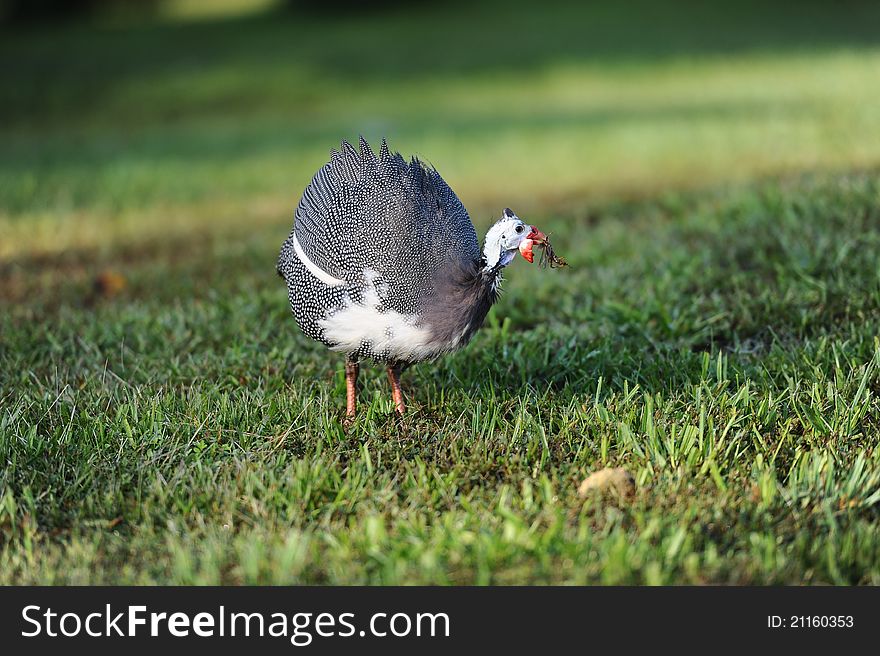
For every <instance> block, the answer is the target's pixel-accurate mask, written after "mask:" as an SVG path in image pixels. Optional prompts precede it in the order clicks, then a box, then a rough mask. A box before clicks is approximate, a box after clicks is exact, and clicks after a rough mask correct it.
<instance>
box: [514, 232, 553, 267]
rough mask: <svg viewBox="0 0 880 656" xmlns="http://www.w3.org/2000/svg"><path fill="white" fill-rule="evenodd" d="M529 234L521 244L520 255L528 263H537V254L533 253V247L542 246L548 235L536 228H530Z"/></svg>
mask: <svg viewBox="0 0 880 656" xmlns="http://www.w3.org/2000/svg"><path fill="white" fill-rule="evenodd" d="M529 228H530V231H529V234H527V235H526V238H525V239H523V240H522V241H521V242H520V243H519V254H520V255H522V256H523V257H524V258H525V259H526V260H527V261H528V262H534V261H535V254H534V253H533V252H532V246H534V245H535V244H537V245H539V246H540V245H541V244H544V243H545V242H546V241H547V235H545V234H544V233H543V232H541V231H540V230H538V229H537V228H536V227H535V226H529Z"/></svg>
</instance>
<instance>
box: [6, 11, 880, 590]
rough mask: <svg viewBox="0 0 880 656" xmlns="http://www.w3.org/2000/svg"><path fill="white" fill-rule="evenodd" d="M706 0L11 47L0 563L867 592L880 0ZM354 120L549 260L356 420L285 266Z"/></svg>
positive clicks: (41, 569) (167, 578) (96, 576)
mask: <svg viewBox="0 0 880 656" xmlns="http://www.w3.org/2000/svg"><path fill="white" fill-rule="evenodd" d="M702 6H703V4H702V3H700V4H699V5H691V6H689V7H688V8H687V10H685V9H682V10H680V11H679V13H677V14H676V13H674V12H673V13H672V14H669V15H666V14H664V15H661V16H657V15H652V14H651V13H650V11H648V9H647V8H646V7H649V5H646V6H645V7H642V8H641V11H634V10H633V12H632V13H631V14H620V13H616V12H619V11H620V10H614V9H609V8H604V7H601V6H594V7H591V8H588V9H584V8H581V9H573V8H572V9H565V10H564V11H565V12H575V13H573V14H569V15H566V14H561V13H559V12H563V10H562V9H560V10H559V12H557V13H552V12H551V13H548V12H546V11H542V12H541V14H540V15H539V14H530V13H529V11H528V10H526V9H521V8H511V9H510V11H507V12H505V13H504V14H503V19H498V21H497V22H493V19H494V18H495V17H496V16H498V15H499V14H498V13H497V7H496V8H494V9H491V10H490V9H485V8H483V9H468V8H467V5H464V4H457V5H453V8H454V9H455V11H451V10H447V11H439V10H437V9H431V10H427V9H425V10H419V11H418V12H415V13H413V12H411V11H401V12H399V13H392V14H390V15H385V16H381V17H372V16H369V15H358V16H354V17H352V18H349V19H347V20H344V21H330V20H329V19H326V18H322V17H320V16H309V17H301V16H300V17H286V18H284V19H283V20H282V19H278V18H271V19H265V18H259V19H251V20H246V21H235V22H216V23H207V24H187V25H178V24H155V25H151V26H142V27H125V28H122V27H115V28H112V29H111V28H100V27H94V26H82V25H80V26H76V25H74V26H62V27H54V28H39V29H33V30H32V31H30V32H24V33H16V34H5V35H4V38H3V39H2V40H0V58H2V62H3V63H4V73H3V75H4V76H7V77H8V81H9V82H10V83H9V84H5V85H0V116H2V120H0V141H2V142H3V144H4V147H3V149H2V150H0V258H2V260H0V305H2V306H0V463H2V464H0V584H10V583H199V584H201V583H481V584H482V583H497V584H513V583H648V584H657V583H836V584H842V583H851V584H858V583H861V584H878V583H880V523H878V519H880V517H878V512H880V449H878V445H880V402H878V393H880V264H878V262H880V260H878V257H877V254H878V252H880V182H878V181H877V175H876V171H877V166H878V164H880V140H878V138H877V135H878V134H880V132H878V128H880V109H878V106H877V103H875V102H871V98H872V95H871V94H872V93H873V91H872V90H873V89H874V88H876V84H877V81H878V70H880V47H878V44H876V43H874V42H872V39H873V38H874V37H873V34H874V33H875V32H874V31H873V30H872V29H871V25H872V24H874V23H875V18H876V16H877V15H878V14H877V11H876V9H873V8H871V7H870V6H869V5H867V4H865V5H862V4H859V3H855V4H853V5H852V6H851V7H849V11H846V12H843V11H838V12H833V13H832V12H831V10H830V9H829V10H825V9H823V8H822V7H821V6H820V5H813V4H809V3H807V4H798V5H797V10H795V9H792V10H788V9H786V8H785V7H781V6H779V7H776V8H774V9H772V10H770V9H765V10H764V11H765V12H767V13H763V14H762V15H761V18H762V19H761V20H760V21H757V20H756V19H755V18H754V17H753V16H752V14H750V11H751V10H753V9H754V7H749V6H748V5H746V6H745V8H743V9H736V10H734V9H730V10H727V13H724V12H721V10H719V9H716V10H711V11H710V10H708V9H706V10H699V9H696V8H695V7H702ZM713 11H714V12H719V13H712V12H713ZM431 12H434V13H431ZM468 12H469V13H468ZM701 12H702V13H701ZM547 16H553V18H547ZM426 24H429V25H432V26H433V27H432V28H431V29H430V30H428V31H427V32H425V31H424V26H425V25H426ZM452 26H460V30H459V34H458V39H459V40H458V41H457V42H456V43H457V47H455V48H450V47H446V46H445V45H444V44H440V43H437V40H438V37H437V35H439V34H443V33H448V32H444V29H443V28H446V27H452ZM526 26H528V27H530V28H531V29H526ZM817 26H821V27H822V29H819V28H818V27H817ZM710 28H711V29H710ZM420 30H422V31H420ZM424 34H428V35H433V36H431V38H426V37H424V36H423V35H424ZM381 38H388V39H393V41H394V43H397V44H398V45H399V48H400V52H401V53H406V52H411V53H414V54H413V55H412V56H409V57H408V56H405V55H401V54H398V55H397V56H395V57H393V58H389V57H387V56H384V55H383V54H382V53H380V52H378V51H377V50H376V49H375V48H373V49H371V48H369V47H368V46H369V44H371V43H374V42H375V41H378V40H381ZM423 42H425V43H428V44H429V45H428V46H426V47H425V48H423V49H421V50H420V49H415V48H413V47H412V46H413V44H415V43H423ZM510 43H514V44H516V47H510V45H509V44H510ZM502 46H504V47H502ZM60 58H63V59H64V62H65V63H64V65H59V64H58V62H59V60H60ZM13 61H14V62H15V65H14V66H12V65H9V63H10V62H13ZM871 85H874V86H871ZM358 132H364V133H365V134H367V135H368V136H370V137H371V138H373V139H375V138H376V137H378V136H379V135H381V134H388V135H389V137H390V140H391V143H392V146H394V147H395V148H399V149H401V150H403V151H404V152H410V151H415V152H418V153H421V154H423V155H425V157H426V158H428V159H430V160H431V161H433V162H434V163H435V164H436V165H437V166H438V168H439V169H440V171H441V172H442V173H443V174H444V176H445V177H446V179H447V180H448V181H449V182H450V183H451V184H452V186H453V188H455V189H456V190H457V191H459V194H460V196H461V197H462V200H463V201H464V202H465V204H466V205H467V206H468V207H469V208H470V209H471V212H472V215H473V216H474V218H475V220H476V222H477V223H478V226H479V227H480V229H482V228H483V227H485V225H486V224H487V222H488V220H489V219H490V217H491V216H492V215H493V214H495V213H497V212H498V210H499V209H500V208H501V207H504V206H506V205H510V206H512V207H514V208H515V209H516V210H517V211H518V212H519V213H520V214H521V215H523V216H524V217H526V218H527V219H528V220H530V221H532V222H533V223H535V224H537V225H538V226H540V227H541V228H542V229H544V230H546V231H548V232H551V233H552V235H553V241H554V245H555V246H556V247H557V250H558V252H559V253H560V254H563V255H564V256H565V257H566V258H567V259H568V261H569V262H570V264H571V267H570V268H568V269H564V270H561V271H541V270H538V269H537V267H529V266H528V265H526V264H525V263H524V262H522V261H519V262H517V263H516V264H515V265H514V266H513V267H512V268H511V269H510V272H509V275H508V276H507V280H506V283H505V288H506V293H505V295H504V296H503V297H502V299H501V301H500V302H499V304H498V306H497V307H496V308H495V309H493V311H492V313H491V315H490V318H489V321H488V322H487V325H486V326H485V327H484V329H483V330H482V331H481V332H480V333H478V335H477V337H476V338H475V340H474V341H473V343H472V344H471V345H469V346H468V347H467V348H466V349H465V350H464V351H462V352H460V353H457V354H455V355H453V356H451V357H448V358H445V359H443V360H441V361H439V362H437V363H434V364H423V365H419V366H417V367H414V368H413V369H411V370H410V371H408V372H407V373H406V375H405V389H406V390H407V393H408V398H409V401H410V405H411V412H410V413H409V414H408V415H407V416H406V417H405V418H404V419H402V420H399V419H397V418H396V417H395V416H394V414H393V412H392V406H391V402H390V396H389V394H388V390H387V384H386V381H385V380H384V375H382V372H381V371H380V370H379V369H378V368H367V369H365V372H364V374H362V379H363V381H364V387H363V390H362V402H363V406H362V414H361V416H360V417H359V419H358V420H357V421H356V423H355V424H354V425H353V426H351V427H350V428H348V429H344V428H343V426H342V424H341V419H342V412H343V403H344V381H343V378H342V361H341V360H340V358H339V357H338V356H337V355H335V354H330V353H329V352H327V351H326V350H325V349H324V348H323V347H321V346H320V345H318V344H316V343H313V342H311V341H310V340H308V339H307V338H305V337H304V336H302V335H301V334H300V333H299V331H298V329H297V328H296V325H295V323H294V321H293V319H292V317H291V316H290V313H289V309H288V308H287V305H286V295H285V291H284V288H283V284H282V283H281V281H280V280H279V279H278V278H277V277H276V276H275V273H274V258H275V256H276V254H277V250H278V247H279V245H280V242H281V241H282V240H283V238H284V237H285V236H286V233H287V231H288V230H289V222H290V217H291V213H292V210H293V206H294V204H295V203H296V201H297V200H298V197H299V194H300V193H301V190H302V187H303V186H304V184H305V183H306V182H307V180H308V177H309V175H310V174H311V173H313V171H314V170H315V169H316V168H317V167H318V166H319V165H320V164H321V163H322V162H323V161H324V160H325V158H326V153H327V150H328V148H329V147H330V146H332V145H333V144H334V143H335V142H337V141H338V140H339V139H340V138H343V137H347V138H353V137H354V136H356V134H357V133H358ZM103 270H110V271H114V272H117V273H120V274H121V275H123V276H124V278H125V279H126V281H127V284H126V286H125V288H124V289H123V290H122V291H121V292H120V293H119V294H117V295H114V296H104V295H101V294H98V293H96V292H95V291H93V290H92V281H93V279H94V277H95V275H96V274H98V273H99V272H101V271H103ZM605 466H622V467H625V468H626V469H627V470H629V471H630V472H631V473H632V474H633V475H634V476H635V479H636V482H637V491H636V495H635V497H634V498H633V499H630V500H622V499H615V498H610V497H608V498H601V497H593V498H587V499H581V498H579V497H578V496H577V492H576V491H577V486H578V483H579V482H580V480H582V479H583V478H584V477H585V476H586V475H587V474H589V473H590V472H592V471H594V470H596V469H599V468H601V467H605Z"/></svg>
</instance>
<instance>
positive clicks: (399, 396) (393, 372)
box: [388, 364, 406, 415]
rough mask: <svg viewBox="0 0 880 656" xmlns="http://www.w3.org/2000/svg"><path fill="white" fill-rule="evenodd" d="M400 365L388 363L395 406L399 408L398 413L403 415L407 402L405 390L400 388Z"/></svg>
mask: <svg viewBox="0 0 880 656" xmlns="http://www.w3.org/2000/svg"><path fill="white" fill-rule="evenodd" d="M400 371H401V368H400V365H399V364H389V365H388V380H389V381H391V398H392V400H393V401H394V407H395V408H397V414H399V415H402V414H404V413H405V412H406V403H405V402H404V400H403V390H401V389H400Z"/></svg>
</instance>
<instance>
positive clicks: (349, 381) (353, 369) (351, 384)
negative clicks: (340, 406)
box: [345, 360, 361, 419]
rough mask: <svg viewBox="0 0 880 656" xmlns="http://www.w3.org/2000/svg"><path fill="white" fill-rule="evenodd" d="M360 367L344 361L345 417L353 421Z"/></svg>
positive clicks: (354, 363)
mask: <svg viewBox="0 0 880 656" xmlns="http://www.w3.org/2000/svg"><path fill="white" fill-rule="evenodd" d="M360 370H361V366H360V365H359V364H358V363H357V362H349V361H348V360H346V361H345V416H346V417H348V418H349V419H354V415H355V412H356V410H357V381H358V373H360Z"/></svg>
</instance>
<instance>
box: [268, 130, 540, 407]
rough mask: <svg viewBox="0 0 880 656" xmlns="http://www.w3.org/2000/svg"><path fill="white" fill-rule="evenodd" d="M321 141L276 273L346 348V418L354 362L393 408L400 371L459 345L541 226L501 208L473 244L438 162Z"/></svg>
mask: <svg viewBox="0 0 880 656" xmlns="http://www.w3.org/2000/svg"><path fill="white" fill-rule="evenodd" d="M359 146H360V147H359V150H358V149H355V147H354V146H352V145H351V144H350V143H349V142H348V141H342V143H341V146H340V148H339V149H338V150H337V149H332V150H331V151H330V160H329V162H327V163H326V164H325V165H324V166H322V167H321V168H320V169H319V170H318V172H317V173H316V174H315V175H314V177H313V179H312V180H311V182H310V183H309V185H308V186H307V187H306V189H305V191H304V192H303V195H302V198H301V199H300V202H299V204H298V206H297V208H296V211H295V213H294V222H293V227H292V229H291V231H290V234H289V235H288V237H287V239H286V240H285V241H284V243H283V244H282V246H281V251H280V253H279V256H278V261H277V266H276V269H277V272H278V275H279V276H281V278H283V279H284V281H285V283H286V285H287V295H288V300H289V302H290V308H291V311H292V313H293V316H294V318H295V319H296V322H297V323H298V325H299V327H300V329H301V330H302V332H303V333H305V334H306V335H307V336H308V337H310V338H312V339H314V340H317V341H318V342H320V343H322V344H324V345H325V346H327V347H328V348H329V349H330V350H332V351H336V352H340V353H342V354H344V355H345V381H346V413H345V414H346V421H350V420H353V419H354V418H355V416H356V412H357V390H358V386H357V383H358V375H359V373H360V363H361V361H362V360H372V361H374V362H377V363H380V364H384V365H385V367H386V370H387V374H388V379H389V381H390V384H391V398H392V401H393V405H394V408H395V410H396V412H397V413H398V414H400V415H403V414H404V413H405V412H406V401H405V399H404V396H403V392H402V390H401V387H400V375H401V372H402V371H403V370H404V369H406V368H407V367H409V366H411V365H413V364H415V363H418V362H422V361H426V360H435V359H437V358H439V357H441V356H443V355H444V354H447V353H451V352H453V351H455V350H457V349H460V348H462V347H463V346H465V345H466V344H467V343H468V342H469V341H470V339H471V337H473V335H474V333H475V332H476V331H477V330H478V329H479V328H480V326H481V325H482V324H483V321H484V319H485V318H486V315H487V313H488V312H489V309H490V308H491V307H492V305H493V304H494V303H495V301H496V300H497V299H498V297H499V293H500V288H501V282H502V272H503V270H504V268H505V267H507V266H508V265H509V264H510V263H511V262H512V261H513V260H514V259H515V257H516V254H517V253H520V254H521V255H522V257H523V258H524V259H526V260H527V261H528V262H532V261H533V259H534V254H533V252H532V247H533V246H535V245H538V246H540V245H543V244H545V243H546V240H547V237H546V235H545V234H544V233H543V232H541V231H540V230H539V229H537V228H536V227H535V226H533V225H530V224H528V223H526V222H525V221H523V220H522V219H520V218H519V217H518V216H517V215H516V214H515V213H514V212H513V211H512V210H511V209H510V208H505V209H504V210H503V211H502V212H501V216H500V218H499V219H497V221H495V223H494V225H492V227H491V228H490V229H489V231H488V232H487V233H486V237H485V240H484V243H483V248H482V249H480V246H479V243H478V241H477V233H476V230H475V229H474V225H473V223H472V222H471V219H470V216H469V215H468V213H467V210H465V208H464V206H463V205H462V203H461V201H460V200H459V198H458V196H456V194H455V192H453V191H452V189H450V187H449V185H448V184H447V183H446V182H445V181H444V180H443V178H442V177H441V176H440V174H439V173H438V172H437V170H436V168H434V167H433V166H432V165H428V164H425V163H424V162H422V161H421V160H419V159H418V158H416V157H415V156H413V157H411V158H410V159H409V161H407V160H406V159H404V157H403V156H402V155H401V154H400V153H392V152H391V151H390V150H389V147H388V143H387V141H386V140H385V139H382V143H381V147H380V149H379V153H378V155H377V154H376V153H375V152H374V151H373V149H372V148H371V147H370V145H369V143H367V141H366V140H365V139H364V137H363V136H361V137H360V143H359Z"/></svg>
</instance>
